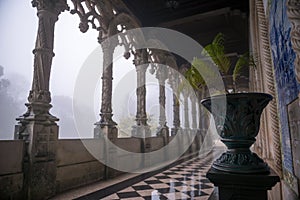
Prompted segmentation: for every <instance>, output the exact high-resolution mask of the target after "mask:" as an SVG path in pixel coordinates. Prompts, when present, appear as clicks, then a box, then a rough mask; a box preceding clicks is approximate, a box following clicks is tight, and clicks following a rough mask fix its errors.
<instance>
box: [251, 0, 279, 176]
mask: <svg viewBox="0 0 300 200" xmlns="http://www.w3.org/2000/svg"><path fill="white" fill-rule="evenodd" d="M251 12H253V14H252V15H251V14H250V16H252V19H251V23H252V43H253V51H254V52H253V53H254V55H257V56H258V59H257V61H258V63H257V64H258V67H257V69H256V70H252V72H251V74H252V85H253V86H255V87H254V88H253V89H254V90H256V91H261V92H266V93H269V94H271V95H272V96H273V98H274V99H273V100H272V101H271V102H270V105H269V106H268V107H267V108H266V111H267V112H265V114H264V115H265V116H264V117H263V119H264V120H263V123H262V128H263V129H262V133H263V134H262V136H260V137H259V138H258V144H260V145H261V147H262V148H261V149H264V150H265V151H266V152H262V153H264V154H265V155H264V158H266V159H268V160H269V161H270V163H269V164H270V165H271V166H272V167H273V168H274V170H275V171H276V172H277V173H278V175H279V176H281V173H282V162H281V145H280V132H279V130H280V129H279V120H278V112H277V94H276V91H275V81H274V71H273V66H272V60H271V51H270V44H269V33H268V27H267V21H266V16H265V11H264V5H263V2H262V0H256V1H251V3H250V13H251ZM270 138H271V139H272V142H271V143H270V142H268V141H269V140H270ZM271 149H273V152H272V151H270V150H271Z"/></svg>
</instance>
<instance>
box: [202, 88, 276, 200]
mask: <svg viewBox="0 0 300 200" xmlns="http://www.w3.org/2000/svg"><path fill="white" fill-rule="evenodd" d="M271 100H272V96H271V95H269V94H264V93H233V94H226V95H218V96H212V97H209V98H206V99H203V100H202V101H201V103H202V105H203V106H204V107H205V108H207V109H208V110H209V112H211V114H212V116H213V118H214V120H215V125H216V129H217V132H218V134H219V135H220V137H221V141H222V142H223V143H224V144H225V145H226V147H227V151H226V152H225V153H223V154H222V155H221V156H220V157H219V158H218V159H217V160H216V161H214V163H213V165H212V167H211V169H210V170H209V171H208V173H207V175H206V176H207V177H208V179H209V180H210V181H211V182H212V183H214V184H215V186H218V187H219V197H220V200H225V199H226V200H229V199H253V200H254V199H267V190H269V189H271V188H272V187H273V186H274V185H275V184H276V183H277V182H279V181H280V179H279V177H278V176H277V175H276V174H275V173H274V172H273V171H272V170H270V168H269V166H268V165H267V163H265V162H264V161H263V160H262V159H261V158H260V157H259V156H258V155H256V154H255V153H254V152H252V151H251V150H250V147H251V145H252V144H254V142H255V137H256V136H257V134H258V132H259V126H260V116H261V113H262V111H263V109H264V108H265V107H266V106H267V104H268V103H269V101H271ZM270 172H271V173H270Z"/></svg>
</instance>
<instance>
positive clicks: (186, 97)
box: [183, 91, 190, 133]
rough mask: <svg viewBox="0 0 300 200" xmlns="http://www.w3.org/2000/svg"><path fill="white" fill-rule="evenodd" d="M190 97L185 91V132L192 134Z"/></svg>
mask: <svg viewBox="0 0 300 200" xmlns="http://www.w3.org/2000/svg"><path fill="white" fill-rule="evenodd" d="M188 100H189V96H188V92H185V91H183V108H184V130H185V132H186V133H189V132H190V121H189V103H188Z"/></svg>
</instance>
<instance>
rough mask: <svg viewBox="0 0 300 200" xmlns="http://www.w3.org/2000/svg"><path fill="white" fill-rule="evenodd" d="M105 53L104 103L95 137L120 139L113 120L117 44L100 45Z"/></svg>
mask: <svg viewBox="0 0 300 200" xmlns="http://www.w3.org/2000/svg"><path fill="white" fill-rule="evenodd" d="M100 44H101V47H102V51H103V73H102V102H101V110H100V117H101V119H100V121H99V122H97V123H95V125H96V127H95V129H94V137H95V138H98V137H101V132H102V134H105V135H107V137H108V138H109V139H113V138H117V137H118V129H117V127H116V125H117V123H116V122H114V121H113V119H112V116H113V114H112V104H111V102H112V84H113V82H112V81H113V53H114V49H115V47H116V45H117V42H114V41H112V40H109V41H108V40H105V41H104V42H102V43H100Z"/></svg>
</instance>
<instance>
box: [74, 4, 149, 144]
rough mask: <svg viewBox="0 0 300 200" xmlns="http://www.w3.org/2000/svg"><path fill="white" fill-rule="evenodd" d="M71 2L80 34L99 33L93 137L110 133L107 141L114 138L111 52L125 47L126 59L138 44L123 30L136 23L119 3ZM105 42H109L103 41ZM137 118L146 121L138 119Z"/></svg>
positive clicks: (136, 24) (134, 25)
mask: <svg viewBox="0 0 300 200" xmlns="http://www.w3.org/2000/svg"><path fill="white" fill-rule="evenodd" d="M72 2H73V4H74V8H73V9H72V10H71V14H77V15H78V16H79V18H80V24H79V29H80V31H82V32H83V33H85V32H86V31H88V29H89V25H91V26H92V28H93V29H96V30H97V31H98V32H99V36H98V42H99V43H100V44H101V46H102V49H103V56H104V59H103V74H102V104H101V113H100V116H101V119H100V121H99V122H97V123H96V124H95V125H96V127H95V130H94V135H95V137H98V136H100V131H102V132H104V134H108V133H110V134H111V135H110V136H109V138H111V137H112V138H113V137H117V130H116V127H115V126H116V123H115V122H114V121H113V120H112V116H113V114H112V105H111V99H112V77H113V75H112V68H113V64H112V62H113V52H114V49H115V47H116V46H118V45H123V46H124V47H125V53H124V57H125V58H126V59H128V58H129V57H130V51H131V50H132V49H133V47H134V41H137V42H139V41H140V40H139V39H136V38H135V40H133V38H131V37H130V36H129V37H128V35H127V34H126V30H128V29H131V28H137V27H139V22H138V21H137V20H136V19H135V18H133V17H132V16H131V15H130V11H129V10H128V9H127V7H126V6H125V5H124V3H123V2H122V1H120V0H103V1H96V0H72ZM117 33H119V36H120V37H119V38H118V39H115V40H114V41H112V37H111V36H113V35H115V34H117ZM125 36H127V37H125ZM109 37H110V38H109ZM132 37H134V36H132ZM107 38H109V41H108V40H106V39H107ZM136 62H137V61H136ZM139 92H140V93H143V89H140V90H139ZM141 107H143V106H141ZM141 118H146V117H144V116H142V117H141Z"/></svg>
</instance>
